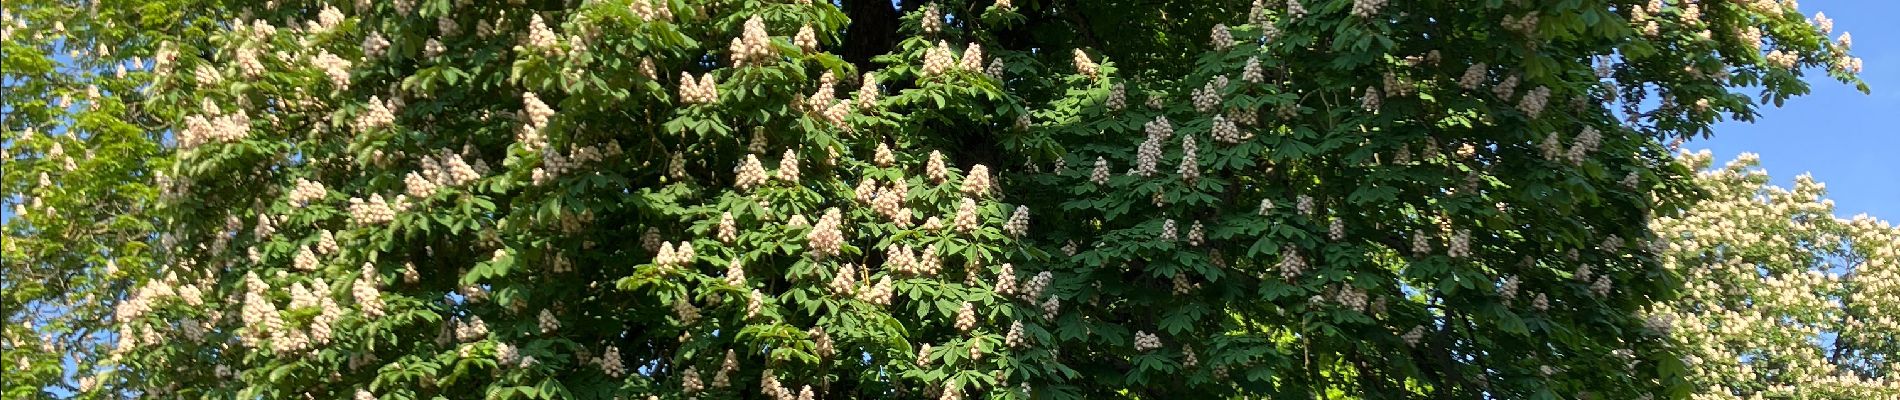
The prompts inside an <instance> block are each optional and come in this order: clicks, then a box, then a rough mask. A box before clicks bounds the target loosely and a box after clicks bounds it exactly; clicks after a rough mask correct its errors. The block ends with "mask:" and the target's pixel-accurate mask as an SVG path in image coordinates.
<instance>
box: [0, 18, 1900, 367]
mask: <svg viewBox="0 0 1900 400" xmlns="http://www.w3.org/2000/svg"><path fill="white" fill-rule="evenodd" d="M105 3H106V4H100V3H97V2H89V3H66V2H47V1H43V2H30V1H29V2H10V3H8V4H7V6H6V10H7V11H8V12H9V15H8V17H7V18H5V22H6V24H7V25H5V27H6V29H7V40H6V42H5V46H7V47H6V48H7V49H8V56H7V58H6V59H5V60H6V62H7V64H6V66H7V68H6V69H7V71H6V82H5V83H6V85H7V86H6V88H7V90H8V94H7V102H6V109H5V112H6V113H7V114H6V115H7V120H6V122H5V124H6V129H7V131H6V132H7V133H6V135H7V136H6V137H5V143H6V144H7V147H6V149H7V150H8V151H10V152H12V154H9V156H10V158H8V166H7V168H6V170H5V173H4V178H5V180H4V183H5V186H4V187H5V188H6V190H7V194H8V196H6V197H7V200H6V201H7V202H8V204H9V205H12V204H22V205H26V206H29V207H26V208H25V210H24V211H18V212H17V213H16V214H11V215H14V217H9V219H8V223H7V231H6V234H7V238H8V240H7V242H8V246H7V248H6V253H5V254H6V262H5V268H6V269H5V278H6V283H5V284H4V285H6V286H4V288H5V289H6V295H5V296H6V299H5V300H6V301H7V304H6V305H7V307H6V313H7V317H8V321H7V322H8V324H7V328H6V331H5V332H6V336H5V337H6V339H7V342H6V343H4V344H5V346H4V347H0V349H4V350H5V353H4V354H0V358H4V359H6V360H7V361H8V362H9V363H13V362H15V361H13V360H15V359H19V360H24V361H23V362H20V364H23V365H25V366H26V368H21V370H30V371H33V372H31V374H32V375H30V376H31V378H30V379H25V380H14V379H9V381H8V383H7V385H8V386H7V390H8V392H6V393H7V398H35V397H44V396H49V395H52V394H55V393H68V392H77V393H78V394H77V395H76V396H78V397H81V398H118V397H127V396H154V397H181V398H231V397H243V398H294V397H307V398H358V399H364V398H389V399H410V398H446V399H460V398H601V399H607V398H643V397H646V398H651V397H658V398H667V399H675V398H761V397H763V398H776V399H786V400H790V399H806V398H864V397H895V398H932V399H960V398H963V397H966V396H969V397H979V398H1183V397H1184V398H1208V397H1271V398H1279V397H1301V398H1303V397H1311V396H1315V395H1325V396H1331V397H1351V398H1481V397H1486V396H1489V397H1493V398H1654V397H1662V398H1679V397H1686V396H1688V395H1689V394H1690V393H1691V392H1692V391H1693V390H1695V389H1696V388H1697V387H1699V385H1703V384H1705V383H1706V382H1707V381H1706V380H1705V378H1703V376H1704V375H1702V374H1701V370H1698V369H1694V368H1692V367H1691V366H1690V365H1689V363H1688V362H1687V361H1692V360H1694V359H1693V358H1687V357H1685V356H1701V355H1700V353H1695V352H1692V351H1686V350H1685V349H1684V347H1683V345H1685V344H1690V343H1695V342H1693V341H1692V340H1693V339H1691V338H1689V337H1685V336H1672V335H1670V333H1671V332H1672V331H1669V330H1659V329H1654V326H1653V324H1650V323H1648V321H1652V320H1653V319H1650V318H1649V317H1651V316H1654V315H1656V314H1657V313H1659V312H1660V311H1658V310H1661V309H1662V307H1669V305H1668V304H1670V303H1666V302H1667V301H1669V300H1671V299H1674V298H1675V297H1676V294H1675V293H1676V290H1677V289H1678V288H1679V287H1681V286H1682V280H1681V278H1682V276H1683V272H1682V271H1681V270H1679V269H1674V268H1670V267H1668V266H1667V265H1668V264H1667V263H1665V262H1663V261H1665V260H1667V258H1659V257H1661V256H1660V255H1659V254H1658V253H1657V250H1658V249H1659V247H1657V246H1661V245H1662V244H1663V243H1665V241H1663V240H1661V238H1659V237H1657V236H1656V235H1654V234H1652V232H1651V231H1650V230H1649V229H1648V228H1647V226H1648V225H1647V224H1646V223H1645V222H1646V221H1648V219H1649V218H1650V217H1651V216H1652V215H1673V213H1674V212H1675V210H1677V209H1680V208H1684V207H1688V206H1690V205H1691V204H1695V203H1693V200H1695V199H1696V198H1697V195H1698V194H1700V192H1701V189H1699V188H1698V187H1697V185H1696V182H1695V181H1694V180H1693V179H1692V174H1691V170H1690V169H1689V168H1687V167H1685V166H1683V165H1681V164H1678V163H1676V162H1675V161H1674V160H1673V159H1672V158H1671V157H1670V155H1669V154H1668V151H1667V150H1666V146H1665V142H1668V141H1672V140H1679V139H1681V138H1687V137H1690V136H1693V135H1706V134H1708V133H1709V132H1708V126H1709V124H1711V123H1713V122H1714V121H1715V120H1717V119H1718V118H1722V117H1723V116H1724V115H1726V116H1728V117H1730V118H1738V119H1750V118H1753V117H1754V115H1755V114H1754V113H1755V111H1754V107H1756V106H1757V103H1756V101H1755V100H1754V96H1753V95H1748V94H1742V93H1736V92H1734V90H1735V89H1737V88H1741V87H1761V88H1763V89H1764V90H1763V92H1762V93H1761V94H1760V97H1761V99H1762V101H1765V102H1770V101H1771V102H1775V103H1779V102H1780V101H1782V100H1784V99H1786V98H1787V97H1789V96H1793V95H1798V94H1801V93H1804V92H1805V91H1806V86H1805V85H1806V83H1805V82H1804V81H1802V75H1803V74H1802V72H1803V71H1804V70H1806V69H1809V68H1825V69H1826V71H1827V72H1828V73H1829V74H1830V75H1831V76H1833V77H1835V78H1837V79H1839V80H1841V81H1843V82H1848V83H1858V81H1857V80H1856V79H1855V78H1854V76H1853V74H1854V73H1856V72H1857V70H1858V69H1859V66H1858V63H1859V62H1858V60H1856V59H1853V58H1851V57H1850V56H1849V55H1848V54H1847V52H1846V50H1847V44H1846V40H1844V39H1843V40H1841V41H1839V42H1837V41H1835V40H1831V39H1830V38H1829V35H1830V33H1829V32H1828V30H1829V27H1828V25H1831V23H1828V22H1826V21H1825V20H1824V18H1818V17H1817V18H1816V20H1815V21H1810V20H1808V19H1807V18H1806V17H1805V16H1803V15H1802V14H1800V13H1799V12H1798V11H1797V10H1795V8H1794V7H1795V6H1794V5H1793V4H1792V3H1791V2H1790V3H1782V2H1775V1H1768V0H1762V1H1752V2H1717V1H1705V2H1703V3H1696V2H1687V1H1682V2H1660V1H1658V2H1629V1H1571V2H1557V3H1550V4H1544V3H1541V2H1523V1H1503V0H1497V1H1419V2H1395V3H1392V4H1387V3H1388V2H1387V1H1381V0H1358V1H1339V0H1334V1H1308V2H1307V3H1310V4H1303V3H1301V2H1298V1H1293V0H1287V1H1258V2H1252V3H1249V2H1241V1H1206V2H1168V3H1165V4H1161V3H1153V4H1151V2H1133V1H1101V2H1079V1H1033V0H1015V1H1013V2H1012V1H994V2H992V1H956V0H951V1H941V2H910V1H903V2H881V1H846V2H841V3H825V2H811V1H804V0H782V1H776V0H775V1H765V0H727V1H684V0H595V1H568V2H555V1H512V2H506V3H499V2H497V3H489V2H469V1H449V0H400V1H391V2H371V1H352V2H320V1H270V2H237V1H233V2H191V1H179V2H141V3H137V4H131V3H129V2H128V3H127V4H113V2H105ZM1012 3H1013V4H1012ZM61 26H64V27H65V29H60V27H61ZM1131 28H1134V29H1131ZM16 49H18V50H24V51H15V50H16ZM59 50H72V51H69V52H68V53H69V54H67V57H65V58H61V57H60V56H59V52H58V51H59ZM108 50H109V51H108ZM16 55H19V56H16ZM16 65H17V66H19V67H18V68H16ZM69 65H76V66H80V67H70V66H69ZM118 66H129V72H127V73H125V74H123V75H124V76H122V77H121V76H119V75H120V74H116V73H105V72H104V71H112V70H114V69H115V68H116V67H118ZM148 67H149V68H148ZM75 68H77V69H75ZM92 82H98V83H97V84H99V85H104V86H105V87H106V88H107V90H104V91H102V92H100V93H99V94H98V95H94V96H90V97H89V98H97V99H99V100H97V102H98V103H100V104H104V105H103V106H101V107H100V108H97V109H89V108H86V107H65V106H57V105H55V103H52V102H50V101H49V99H53V98H56V97H57V96H58V95H60V94H70V93H80V92H76V91H75V90H81V89H82V88H84V87H86V85H90V84H93V83H92ZM114 85H116V86H114ZM15 93H19V94H20V95H19V96H16V95H15ZM1656 99H1660V101H1658V100H1656ZM89 101H90V100H89ZM86 104H91V103H86ZM16 115H19V116H18V117H16ZM102 121H103V122H102ZM25 132H40V133H36V134H33V135H28V134H26V133H25ZM48 133H52V134H50V135H49V134H48ZM54 142H60V143H64V144H65V146H66V149H65V150H64V151H65V155H64V156H60V155H56V154H55V152H54V151H53V150H51V149H52V148H54V147H52V145H51V144H50V143H54ZM80 147H83V148H86V149H89V150H94V151H95V152H96V151H105V149H116V150H112V151H115V152H118V153H120V154H121V155H122V156H123V157H105V156H102V155H100V154H94V155H91V156H88V157H84V158H78V157H76V156H75V155H74V154H76V153H77V152H78V150H76V149H77V148H80ZM62 157H66V158H62ZM73 158H77V159H79V163H80V164H81V165H83V166H84V167H78V168H64V169H62V168H61V160H64V159H73ZM95 164H96V165H99V166H98V167H92V166H93V165H95ZM16 165H18V166H21V167H19V168H16V167H15V166H16ZM62 171H63V172H62ZM40 172H47V173H48V174H47V175H45V176H48V178H46V179H39V178H37V176H40V175H39V173H40ZM36 180H38V181H36ZM15 194H18V195H19V196H14V195H15ZM89 226H91V227H89ZM99 227H103V228H99ZM16 238H17V239H16ZM82 246H83V248H81V247H82ZM108 260H111V261H114V262H107V261H108ZM1586 266H1587V267H1586ZM1579 268H1588V269H1587V270H1588V271H1590V272H1591V273H1590V275H1591V277H1592V278H1594V279H1588V280H1584V279H1578V278H1576V277H1575V276H1574V275H1575V272H1574V271H1578V270H1579ZM69 282H78V283H80V284H83V285H78V286H68V285H72V284H69ZM44 285H59V286H44ZM1863 307H1867V306H1863ZM1869 312H1871V310H1870V311H1869ZM1869 315H1872V314H1869ZM28 321H33V322H35V323H36V324H39V325H33V326H28V325H25V324H23V323H24V322H28ZM47 322H50V323H51V324H50V325H48V324H45V323H47ZM1681 331H1682V330H1674V331H1673V332H1681ZM49 334H51V335H49ZM39 343H49V345H48V346H41V345H39ZM62 355H71V356H74V357H75V358H76V361H75V362H72V363H71V364H73V365H72V367H73V368H70V369H71V370H68V369H69V368H68V366H66V365H64V363H62V361H61V360H60V357H61V356H62ZM1868 359H1873V358H1868ZM1606 371H1614V373H1606ZM1867 371H1873V370H1867ZM68 373H70V374H72V375H73V378H72V379H70V380H68V379H64V378H62V375H63V374H68ZM1868 373H1873V372H1868ZM9 378H11V376H10V377H9Z"/></svg>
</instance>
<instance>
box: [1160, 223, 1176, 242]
mask: <svg viewBox="0 0 1900 400" xmlns="http://www.w3.org/2000/svg"><path fill="white" fill-rule="evenodd" d="M1160 239H1161V241H1163V242H1173V241H1176V240H1180V239H1181V234H1180V231H1179V230H1178V229H1176V228H1175V226H1174V220H1173V219H1169V220H1165V221H1161V237H1160Z"/></svg>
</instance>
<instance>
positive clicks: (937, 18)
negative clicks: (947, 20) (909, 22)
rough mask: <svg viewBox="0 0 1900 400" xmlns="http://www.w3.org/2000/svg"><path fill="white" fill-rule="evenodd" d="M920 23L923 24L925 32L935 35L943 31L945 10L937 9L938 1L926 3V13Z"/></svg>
mask: <svg viewBox="0 0 1900 400" xmlns="http://www.w3.org/2000/svg"><path fill="white" fill-rule="evenodd" d="M919 23H921V24H922V25H923V26H922V27H923V29H924V34H929V35H935V34H937V32H942V31H943V12H942V11H938V10H937V4H936V3H931V4H929V5H925V6H924V15H923V18H922V20H921V21H920V22H919Z"/></svg>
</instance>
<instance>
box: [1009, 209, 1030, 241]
mask: <svg viewBox="0 0 1900 400" xmlns="http://www.w3.org/2000/svg"><path fill="white" fill-rule="evenodd" d="M1003 232H1004V233H1008V234H1009V235H1010V236H1015V237H1022V236H1023V235H1025V234H1028V233H1029V206H1016V212H1015V213H1012V214H1010V216H1009V221H1007V222H1004V223H1003Z"/></svg>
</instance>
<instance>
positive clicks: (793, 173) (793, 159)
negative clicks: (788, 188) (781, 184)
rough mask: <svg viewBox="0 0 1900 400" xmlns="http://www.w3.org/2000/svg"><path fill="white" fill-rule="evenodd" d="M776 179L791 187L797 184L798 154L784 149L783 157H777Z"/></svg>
mask: <svg viewBox="0 0 1900 400" xmlns="http://www.w3.org/2000/svg"><path fill="white" fill-rule="evenodd" d="M778 179H779V180H781V181H785V182H786V183H790V184H793V185H797V184H798V152H795V151H792V149H785V155H784V156H781V157H779V159H778Z"/></svg>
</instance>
